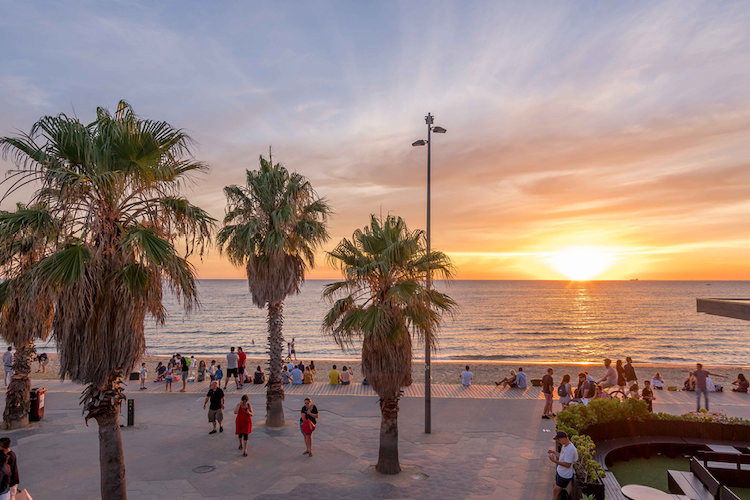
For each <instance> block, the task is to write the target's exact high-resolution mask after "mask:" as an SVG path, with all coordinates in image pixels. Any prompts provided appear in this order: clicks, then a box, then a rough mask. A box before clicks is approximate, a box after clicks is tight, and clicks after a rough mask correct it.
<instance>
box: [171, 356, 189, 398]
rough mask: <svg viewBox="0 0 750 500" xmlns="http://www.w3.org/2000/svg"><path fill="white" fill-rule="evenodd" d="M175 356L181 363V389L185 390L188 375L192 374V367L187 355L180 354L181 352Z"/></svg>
mask: <svg viewBox="0 0 750 500" xmlns="http://www.w3.org/2000/svg"><path fill="white" fill-rule="evenodd" d="M174 356H175V358H177V361H178V362H179V363H180V371H181V372H182V375H181V376H182V389H180V392H185V389H186V388H187V379H188V375H189V374H190V367H189V366H188V364H187V358H186V357H185V356H180V355H179V354H175V355H174Z"/></svg>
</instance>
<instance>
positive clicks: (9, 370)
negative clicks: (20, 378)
mask: <svg viewBox="0 0 750 500" xmlns="http://www.w3.org/2000/svg"><path fill="white" fill-rule="evenodd" d="M12 350H13V348H12V347H11V346H8V350H7V351H5V352H4V353H3V368H4V369H5V385H6V386H7V385H8V381H9V380H11V379H13V353H12V352H11V351H12Z"/></svg>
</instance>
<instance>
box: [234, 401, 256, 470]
mask: <svg viewBox="0 0 750 500" xmlns="http://www.w3.org/2000/svg"><path fill="white" fill-rule="evenodd" d="M234 413H235V414H236V415H237V418H235V420H234V423H235V426H236V429H235V431H234V433H235V434H236V435H237V437H238V438H239V440H240V450H243V453H242V456H243V457H246V456H247V438H248V436H249V435H250V433H251V432H253V418H252V417H253V407H252V405H250V403H248V402H247V395H243V396H242V400H241V401H240V402H239V404H238V405H237V408H235V409H234ZM243 440H244V441H245V442H244V443H243V442H242V441H243Z"/></svg>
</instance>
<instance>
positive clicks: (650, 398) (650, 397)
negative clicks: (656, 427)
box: [641, 380, 654, 413]
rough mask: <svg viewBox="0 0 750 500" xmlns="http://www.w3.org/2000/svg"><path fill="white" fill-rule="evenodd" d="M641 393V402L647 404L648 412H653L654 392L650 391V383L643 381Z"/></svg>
mask: <svg viewBox="0 0 750 500" xmlns="http://www.w3.org/2000/svg"><path fill="white" fill-rule="evenodd" d="M643 385H644V387H643V392H642V393H641V396H642V397H643V400H644V401H645V402H646V403H648V411H650V412H652V413H653V411H654V391H652V390H651V381H649V380H644V381H643Z"/></svg>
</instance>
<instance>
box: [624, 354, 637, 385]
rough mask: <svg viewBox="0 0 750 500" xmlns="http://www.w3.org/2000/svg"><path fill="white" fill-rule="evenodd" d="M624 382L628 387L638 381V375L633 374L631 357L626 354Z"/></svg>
mask: <svg viewBox="0 0 750 500" xmlns="http://www.w3.org/2000/svg"><path fill="white" fill-rule="evenodd" d="M623 368H625V384H626V385H627V387H630V386H631V385H633V384H637V383H638V376H637V375H636V374H635V368H634V367H633V358H631V357H630V356H628V357H627V358H625V366H624V367H623Z"/></svg>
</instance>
